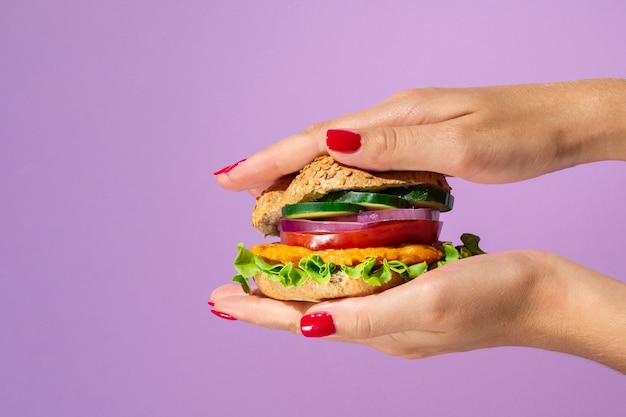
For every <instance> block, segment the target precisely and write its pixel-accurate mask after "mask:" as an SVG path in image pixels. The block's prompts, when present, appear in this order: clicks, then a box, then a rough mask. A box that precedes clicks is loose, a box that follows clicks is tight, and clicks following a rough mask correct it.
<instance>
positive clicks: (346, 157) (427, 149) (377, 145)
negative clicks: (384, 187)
mask: <svg viewBox="0 0 626 417" xmlns="http://www.w3.org/2000/svg"><path fill="white" fill-rule="evenodd" d="M447 126H449V125H446V126H444V124H442V123H435V124H429V125H417V126H397V127H391V126H381V127H375V128H364V129H358V130H352V129H350V130H342V129H330V130H328V131H327V133H326V147H327V150H328V153H329V154H330V155H331V156H332V157H333V158H334V159H335V160H337V161H338V162H341V163H343V164H346V165H350V166H354V167H358V168H361V169H364V170H367V171H433V172H439V173H442V174H448V175H456V176H460V175H459V173H458V172H457V169H455V167H456V166H459V161H460V158H461V157H462V153H461V152H460V150H462V147H461V148H460V149H459V147H458V146H456V144H457V143H459V142H458V141H457V140H455V137H456V135H455V134H454V133H453V131H452V130H453V129H451V128H450V127H447Z"/></svg>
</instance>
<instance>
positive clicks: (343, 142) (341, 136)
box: [326, 129, 361, 153]
mask: <svg viewBox="0 0 626 417" xmlns="http://www.w3.org/2000/svg"><path fill="white" fill-rule="evenodd" d="M326 146H327V147H328V149H330V150H331V151H336V152H342V153H353V152H356V151H358V150H359V148H360V147H361V135H359V134H358V133H356V132H350V131H348V130H339V129H330V130H328V131H327V132H326Z"/></svg>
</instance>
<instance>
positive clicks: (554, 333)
mask: <svg viewBox="0 0 626 417" xmlns="http://www.w3.org/2000/svg"><path fill="white" fill-rule="evenodd" d="M211 300H212V302H213V303H214V308H215V310H216V311H219V312H221V313H226V314H228V315H230V316H232V317H234V318H236V319H238V320H241V321H245V322H249V323H253V324H256V325H259V326H265V327H269V328H274V329H282V330H288V331H291V332H293V333H300V334H303V335H305V336H314V337H325V338H326V339H328V340H333V341H340V342H350V343H359V344H363V345H367V346H370V347H373V348H375V349H378V350H380V351H382V352H384V353H387V354H390V355H395V356H402V357H405V358H423V357H428V356H433V355H438V354H443V353H451V352H462V351H469V350H474V349H480V348H486V347H495V346H529V347H536V348H542V349H548V350H554V351H560V352H565V353H570V354H574V355H578V356H582V357H586V358H589V359H592V360H595V361H598V362H601V363H604V364H606V365H608V366H611V367H613V368H615V369H618V370H620V371H621V372H624V373H626V350H624V346H626V285H624V284H623V283H621V282H619V281H617V280H614V279H611V278H609V277H606V276H604V275H602V274H600V273H597V272H594V271H592V270H589V269H587V268H584V267H582V266H580V265H577V264H575V263H572V262H570V261H567V260H565V259H563V258H561V257H558V256H555V255H551V254H547V253H543V252H537V251H518V252H508V253H499V254H488V255H480V256H475V257H471V258H466V259H463V260H460V261H457V262H452V263H450V264H446V265H444V266H443V267H440V268H438V269H435V270H432V271H429V272H427V273H426V274H424V275H422V276H420V277H418V278H416V279H415V280H413V281H411V282H409V283H407V284H404V285H401V286H399V287H395V288H392V289H390V290H388V291H385V292H383V293H380V294H377V295H371V296H367V297H358V298H348V299H342V300H336V301H327V302H322V303H317V304H315V303H304V302H282V301H276V300H272V299H269V298H265V297H263V296H261V295H255V296H250V295H247V294H244V293H243V292H242V291H241V289H240V288H239V287H238V286H236V285H226V286H223V287H220V288H218V289H216V290H215V291H214V292H213V294H212V295H211Z"/></svg>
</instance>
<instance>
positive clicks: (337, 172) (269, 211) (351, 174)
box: [252, 155, 450, 236]
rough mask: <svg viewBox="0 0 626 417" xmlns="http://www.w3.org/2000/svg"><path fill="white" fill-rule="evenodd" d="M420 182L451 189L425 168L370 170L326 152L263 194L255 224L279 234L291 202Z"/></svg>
mask: <svg viewBox="0 0 626 417" xmlns="http://www.w3.org/2000/svg"><path fill="white" fill-rule="evenodd" d="M419 184H430V185H434V186H436V187H439V188H442V189H444V190H445V191H450V186H449V185H448V183H447V182H446V178H445V176H444V175H442V174H437V173H433V172H425V171H387V172H368V171H363V170H361V169H358V168H354V167H349V166H347V165H343V164H340V163H338V162H336V161H335V160H334V159H333V158H332V157H331V156H329V155H323V156H319V157H317V158H316V159H315V160H313V162H311V163H310V164H308V165H307V166H305V167H304V168H303V169H302V170H301V171H300V173H299V174H297V175H296V176H295V177H294V176H289V177H284V178H281V179H280V180H278V181H277V182H276V183H274V185H272V186H271V187H270V188H268V189H267V190H266V191H265V192H264V193H263V194H262V195H261V196H259V197H258V198H257V200H256V205H255V207H254V210H253V212H252V225H253V226H254V227H255V228H256V229H257V230H259V231H260V232H261V233H263V235H265V236H278V235H279V230H278V223H279V220H280V217H281V209H282V208H283V207H284V206H285V205H287V204H295V203H300V202H305V201H315V200H317V199H319V198H321V197H322V196H324V195H326V194H328V193H330V192H333V191H343V190H361V191H379V190H382V189H385V188H390V187H408V186H412V185H419Z"/></svg>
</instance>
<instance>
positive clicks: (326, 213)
mask: <svg viewBox="0 0 626 417" xmlns="http://www.w3.org/2000/svg"><path fill="white" fill-rule="evenodd" d="M363 210H365V207H363V206H360V205H358V204H351V203H340V202H335V201H312V202H309V203H297V204H288V205H286V206H285V207H283V209H282V214H283V218H285V219H321V218H325V217H337V216H345V215H348V214H354V213H358V212H360V211H363Z"/></svg>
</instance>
